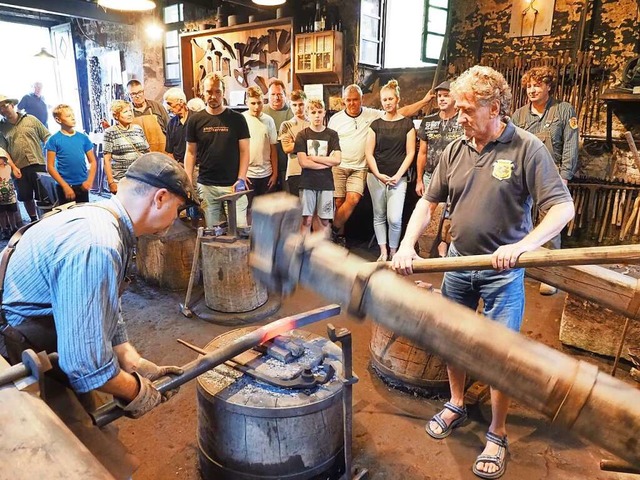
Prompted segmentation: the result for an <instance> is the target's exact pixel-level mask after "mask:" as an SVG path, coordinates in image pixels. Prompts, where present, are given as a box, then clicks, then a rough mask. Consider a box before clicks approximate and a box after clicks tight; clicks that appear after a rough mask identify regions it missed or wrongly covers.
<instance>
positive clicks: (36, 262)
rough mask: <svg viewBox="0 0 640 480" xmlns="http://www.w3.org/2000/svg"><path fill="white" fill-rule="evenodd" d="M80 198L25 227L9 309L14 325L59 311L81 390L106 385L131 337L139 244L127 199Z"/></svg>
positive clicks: (64, 355) (8, 289)
mask: <svg viewBox="0 0 640 480" xmlns="http://www.w3.org/2000/svg"><path fill="white" fill-rule="evenodd" d="M100 205H104V206H105V207H107V208H109V209H110V210H112V211H113V212H114V213H116V214H117V215H118V217H119V218H118V219H116V218H115V216H114V215H113V214H112V213H111V212H110V211H109V210H106V209H105V208H98V207H95V206H92V205H88V206H79V207H75V208H71V209H69V210H65V211H63V212H61V213H58V214H55V215H52V216H51V217H49V218H46V219H44V220H42V221H41V222H39V223H38V224H37V225H34V226H33V227H31V228H30V229H29V230H27V231H26V232H25V234H24V235H23V237H22V239H21V240H20V242H19V243H18V245H17V247H16V250H15V252H14V254H13V256H12V257H11V260H10V261H9V266H8V268H7V274H6V277H5V293H4V298H3V310H4V311H5V315H6V319H7V321H8V322H9V324H11V325H13V326H17V325H20V323H22V322H23V321H25V320H26V319H27V318H32V317H39V316H51V315H53V318H54V322H55V327H56V334H57V338H58V354H59V356H60V360H59V364H60V368H61V369H62V371H63V372H64V373H65V374H66V375H67V377H68V378H69V382H70V384H71V386H72V388H73V389H74V390H75V391H77V392H80V393H83V392H88V391H90V390H94V389H96V388H99V387H101V386H102V385H104V384H105V383H106V382H107V381H109V380H110V379H112V378H113V377H115V376H116V375H117V374H118V373H119V371H120V366H119V364H118V359H117V357H116V355H115V353H114V351H113V347H114V346H115V345H120V344H122V343H124V342H126V341H128V338H127V332H126V328H125V325H124V321H123V319H122V312H121V307H120V293H119V287H120V284H121V282H122V281H123V280H124V275H125V267H126V264H127V262H128V260H129V257H130V255H131V252H132V251H133V246H134V243H135V237H134V234H133V224H132V223H131V219H130V218H129V215H128V214H127V212H126V210H125V209H124V207H123V206H122V204H121V203H120V201H119V200H118V199H117V198H115V197H113V198H111V199H110V200H107V201H105V202H101V203H100Z"/></svg>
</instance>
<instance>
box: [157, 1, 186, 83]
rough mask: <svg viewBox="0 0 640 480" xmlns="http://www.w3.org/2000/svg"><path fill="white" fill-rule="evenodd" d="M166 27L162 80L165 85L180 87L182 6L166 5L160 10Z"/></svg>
mask: <svg viewBox="0 0 640 480" xmlns="http://www.w3.org/2000/svg"><path fill="white" fill-rule="evenodd" d="M162 15H163V20H164V23H165V25H167V31H166V32H165V34H164V78H165V82H164V83H165V85H167V86H175V85H180V80H181V71H180V36H179V33H180V29H181V28H182V27H183V26H184V14H183V4H182V3H176V4H174V5H167V6H166V7H164V8H163V10H162Z"/></svg>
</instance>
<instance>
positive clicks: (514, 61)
mask: <svg viewBox="0 0 640 480" xmlns="http://www.w3.org/2000/svg"><path fill="white" fill-rule="evenodd" d="M475 63H476V62H474V59H473V58H471V57H459V58H456V59H455V60H454V61H453V62H451V63H450V64H449V68H448V73H449V76H450V77H454V76H458V75H460V74H461V73H462V72H463V71H465V70H466V69H468V68H469V67H471V66H472V65H474V64H475ZM480 63H481V64H482V65H487V66H490V67H492V68H494V69H496V70H497V71H499V72H500V73H502V75H504V77H505V79H506V81H507V82H508V83H509V86H510V87H511V92H512V93H513V100H512V104H511V107H512V110H514V111H515V110H516V109H518V108H520V107H521V106H522V105H525V104H526V103H527V91H526V88H523V87H522V76H523V75H524V74H525V73H526V72H527V71H528V70H529V69H531V68H533V67H541V66H546V67H551V68H552V69H554V70H555V73H556V79H557V85H556V89H555V92H554V97H555V98H557V99H558V100H562V101H565V102H569V103H570V104H571V105H573V107H574V108H575V109H576V113H577V115H578V119H579V125H580V131H581V132H582V133H584V132H588V131H590V130H591V128H592V127H593V126H594V125H595V127H596V128H598V127H599V126H600V112H601V108H602V102H601V101H600V95H601V93H602V92H603V90H604V89H605V88H606V87H607V82H608V79H609V73H608V71H607V70H606V69H605V68H604V67H603V66H602V55H601V54H600V55H597V54H596V52H594V51H592V50H589V51H578V52H577V53H576V54H575V55H572V54H571V52H570V51H569V50H564V51H562V50H558V51H557V52H555V54H553V53H552V52H549V56H545V57H538V58H530V57H528V56H525V55H511V56H508V55H494V56H488V55H486V56H484V57H483V58H482V60H481V62H480Z"/></svg>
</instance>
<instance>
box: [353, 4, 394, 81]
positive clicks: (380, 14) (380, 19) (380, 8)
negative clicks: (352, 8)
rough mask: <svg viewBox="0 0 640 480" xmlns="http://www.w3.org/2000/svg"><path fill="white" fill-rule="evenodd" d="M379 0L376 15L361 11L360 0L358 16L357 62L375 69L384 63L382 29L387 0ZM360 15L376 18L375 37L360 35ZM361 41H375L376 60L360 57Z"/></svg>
mask: <svg viewBox="0 0 640 480" xmlns="http://www.w3.org/2000/svg"><path fill="white" fill-rule="evenodd" d="M378 1H379V5H378V15H377V16H373V15H369V14H366V13H363V10H362V2H363V0H361V1H360V18H359V22H360V38H359V39H358V42H359V43H358V64H359V65H363V66H365V67H371V68H375V69H379V68H382V66H383V65H384V31H385V23H386V11H387V9H386V7H387V2H386V0H378ZM362 17H370V18H375V19H376V20H378V36H377V38H368V37H367V38H365V37H364V36H363V35H362ZM363 42H371V43H377V44H378V48H377V62H371V61H369V60H370V59H363V58H362V52H363V50H364V49H363V48H362V43H363Z"/></svg>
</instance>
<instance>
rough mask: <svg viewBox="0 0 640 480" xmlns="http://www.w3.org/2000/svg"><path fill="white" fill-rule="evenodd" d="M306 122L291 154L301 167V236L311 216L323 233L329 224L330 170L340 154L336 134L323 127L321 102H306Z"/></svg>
mask: <svg viewBox="0 0 640 480" xmlns="http://www.w3.org/2000/svg"><path fill="white" fill-rule="evenodd" d="M305 110H306V112H307V118H309V122H310V123H311V125H310V126H309V127H307V128H305V129H304V130H302V131H301V132H300V133H298V135H297V136H296V141H295V146H294V149H293V151H294V153H296V154H297V155H298V162H299V163H300V166H301V167H302V178H301V179H300V191H299V194H300V202H301V203H302V232H303V233H309V232H310V231H311V223H312V219H313V216H314V214H316V215H317V216H318V218H319V219H320V222H321V223H322V227H323V228H324V230H325V233H326V234H327V235H328V233H329V222H330V221H331V220H333V173H332V172H331V167H333V166H336V165H340V159H341V152H340V140H339V138H338V133H337V132H336V131H335V130H331V129H330V128H327V127H325V126H324V116H325V109H324V102H323V101H322V100H316V99H312V100H309V101H308V102H307V105H306V108H305Z"/></svg>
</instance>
